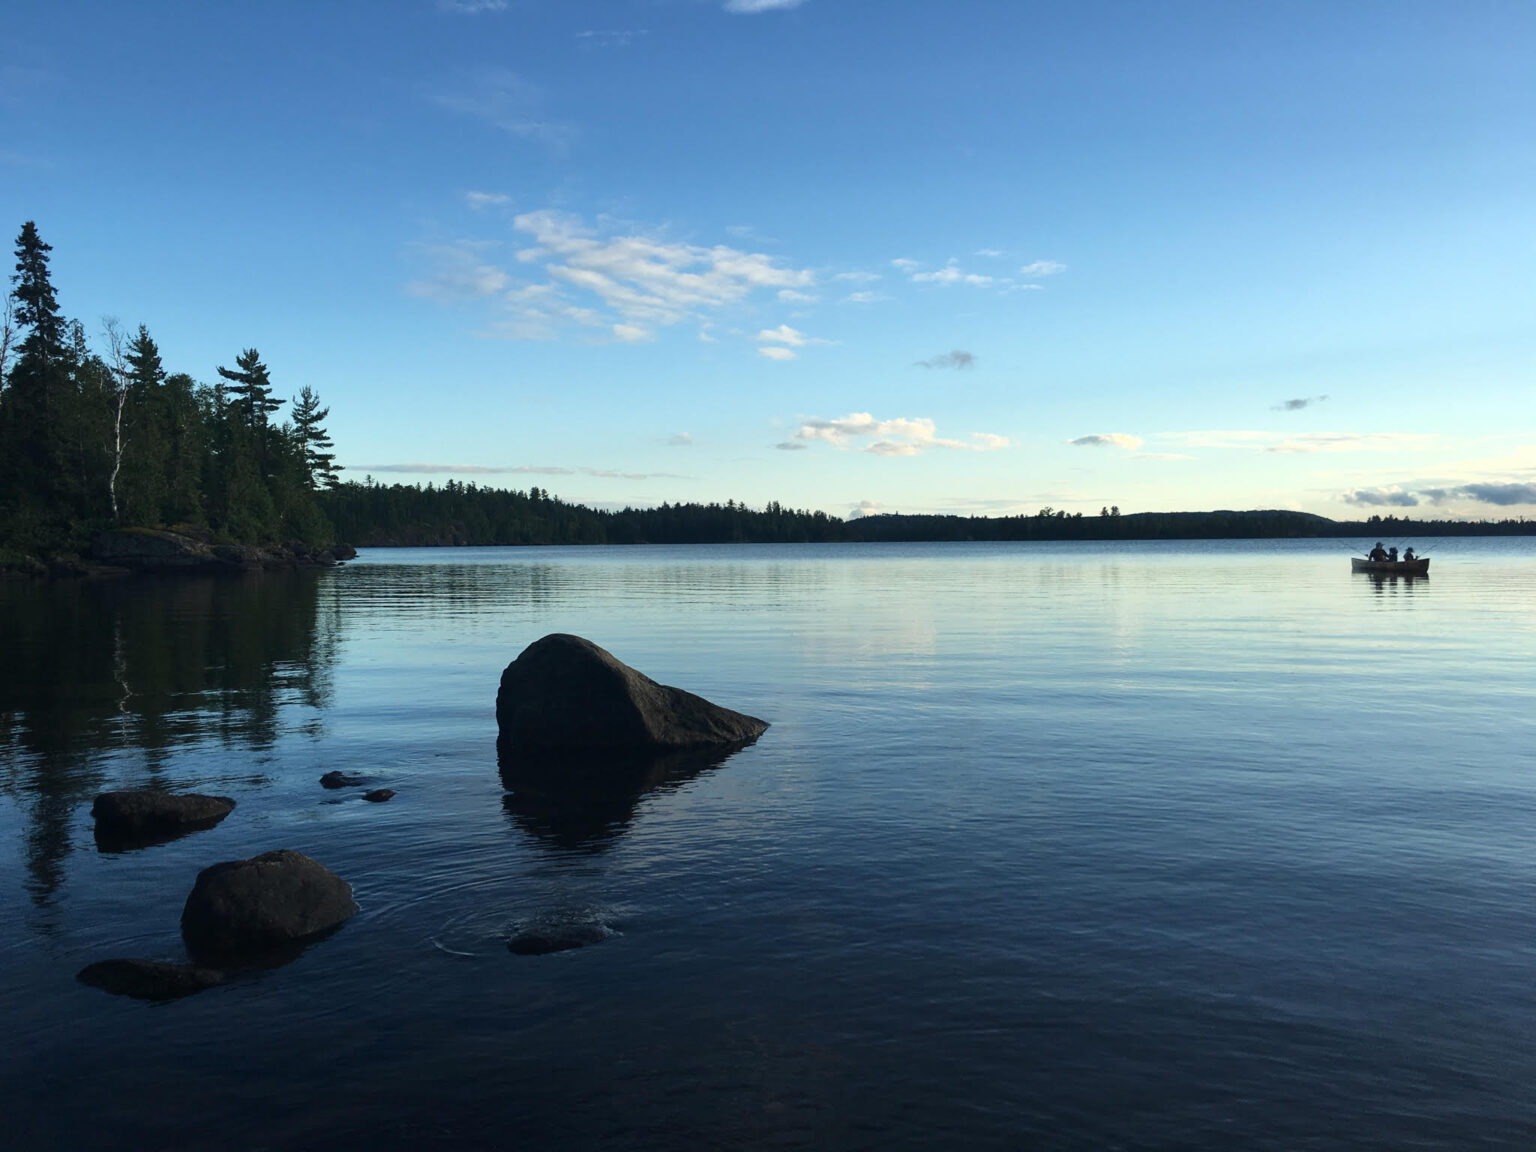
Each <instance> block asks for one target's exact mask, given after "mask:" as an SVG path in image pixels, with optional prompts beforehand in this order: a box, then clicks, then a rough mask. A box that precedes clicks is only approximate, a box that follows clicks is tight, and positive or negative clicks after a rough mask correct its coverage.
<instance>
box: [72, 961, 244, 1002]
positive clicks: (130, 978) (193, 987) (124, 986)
mask: <svg viewBox="0 0 1536 1152" xmlns="http://www.w3.org/2000/svg"><path fill="white" fill-rule="evenodd" d="M75 979H76V980H78V981H80V983H82V984H88V985H90V986H91V987H92V988H100V989H101V990H102V991H103V992H110V993H111V994H112V995H114V996H131V997H133V998H134V999H135V1000H176V999H179V998H180V997H182V996H190V995H192V994H193V993H194V992H201V991H203V990H204V989H206V988H212V987H213V986H214V985H215V984H221V983H223V981H224V973H222V972H220V971H218V970H217V969H216V968H203V967H199V966H198V965H196V964H172V963H170V962H168V961H165V960H136V959H126V958H119V959H114V960H98V961H97V962H96V963H94V964H87V965H86V966H85V967H84V968H82V969H80V971H79V972H78V973H77V974H76V975H75Z"/></svg>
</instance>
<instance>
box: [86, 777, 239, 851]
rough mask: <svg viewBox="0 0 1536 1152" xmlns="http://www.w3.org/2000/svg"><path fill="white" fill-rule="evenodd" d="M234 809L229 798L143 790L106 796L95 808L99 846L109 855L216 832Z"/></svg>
mask: <svg viewBox="0 0 1536 1152" xmlns="http://www.w3.org/2000/svg"><path fill="white" fill-rule="evenodd" d="M234 807H235V802H234V801H233V800H231V799H230V798H229V797H228V796H203V795H199V794H197V793H194V792H187V793H175V792H151V791H147V790H142V789H139V790H130V791H123V792H103V793H102V794H101V795H100V796H97V797H96V801H95V803H93V804H92V805H91V815H92V816H93V817H94V818H95V820H96V843H97V845H98V846H99V847H100V848H102V849H103V850H105V851H121V850H123V849H126V848H134V847H145V846H148V845H150V844H159V843H163V842H164V841H166V840H171V839H174V838H175V837H177V836H181V835H184V834H186V833H188V832H197V831H199V830H201V829H203V828H212V827H213V826H214V825H215V824H217V823H218V822H219V821H220V820H222V819H224V817H226V816H228V815H229V814H230V812H231V811H233V810H234Z"/></svg>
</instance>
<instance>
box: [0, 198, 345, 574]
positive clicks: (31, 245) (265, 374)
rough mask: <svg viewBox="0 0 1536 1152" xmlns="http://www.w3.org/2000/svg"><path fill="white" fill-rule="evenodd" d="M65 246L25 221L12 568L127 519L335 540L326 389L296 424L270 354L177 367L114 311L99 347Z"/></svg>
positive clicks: (19, 264) (10, 454)
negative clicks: (67, 303)
mask: <svg viewBox="0 0 1536 1152" xmlns="http://www.w3.org/2000/svg"><path fill="white" fill-rule="evenodd" d="M51 251H52V248H51V246H50V245H48V244H45V243H44V242H43V240H42V238H41V237H40V236H39V235H38V231H37V227H36V225H35V224H34V223H33V222H31V221H28V222H27V223H25V224H23V225H22V228H21V234H20V235H19V236H18V237H17V240H16V271H15V275H14V276H12V277H11V291H10V293H9V294H8V295H7V297H6V300H5V307H4V309H3V313H0V563H3V562H4V561H5V560H6V559H15V558H16V557H18V556H22V555H32V556H44V557H56V556H59V555H69V554H72V553H79V552H83V551H84V550H85V548H86V547H87V546H88V544H89V541H90V539H91V537H92V536H93V535H94V534H95V533H97V532H99V531H100V530H102V529H105V528H112V527H157V526H173V525H177V526H183V527H189V528H195V529H196V530H197V531H199V532H205V533H207V534H209V535H211V536H212V537H213V538H215V539H220V540H224V541H229V542H232V543H243V544H269V543H270V544H282V543H286V542H299V543H302V544H304V545H306V546H310V547H314V546H320V545H324V544H326V543H329V542H330V540H331V539H332V538H333V537H332V530H331V526H330V524H329V522H328V521H327V520H326V518H325V515H324V514H323V513H322V512H321V510H320V506H319V504H318V502H317V500H316V493H317V491H318V490H319V489H323V488H325V487H327V486H328V485H332V484H334V483H335V481H336V472H337V471H338V469H337V467H336V464H335V456H334V454H333V453H332V452H330V448H331V441H330V438H329V436H328V435H327V434H326V431H325V428H324V424H323V421H324V420H325V418H326V416H327V415H328V411H327V410H326V409H324V408H322V407H321V406H320V400H319V397H318V396H317V395H316V394H315V393H314V392H313V390H311V389H310V388H308V387H305V388H304V389H302V390H301V392H300V393H299V395H298V396H297V397H296V398H295V399H294V401H293V405H292V408H291V410H290V413H289V418H288V419H287V420H281V421H280V412H281V409H282V408H283V405H284V403H285V402H284V401H283V400H281V399H280V398H279V397H278V396H277V395H276V394H275V392H274V386H273V383H272V380H271V375H270V372H269V370H268V368H267V366H266V365H265V364H264V363H262V360H261V356H260V354H259V353H258V352H257V351H256V350H255V349H254V348H252V349H247V350H246V351H244V352H241V353H240V354H239V356H237V357H236V360H235V367H234V368H233V369H230V368H222V367H221V368H219V369H218V373H219V380H218V382H217V383H216V384H213V385H207V384H199V383H197V382H196V381H194V380H193V378H192V377H191V376H189V375H187V374H186V373H184V372H170V371H168V370H167V369H166V367H165V365H164V363H163V362H162V360H161V356H160V349H159V347H158V346H157V345H156V343H155V341H154V339H153V338H152V337H151V336H150V334H149V331H148V329H147V328H145V327H144V326H143V325H140V326H139V327H138V329H137V330H136V331H134V332H132V333H129V332H126V331H124V330H123V329H122V327H121V326H120V325H119V324H118V323H117V321H115V320H111V319H108V320H105V321H103V323H102V330H101V333H100V339H99V341H98V345H97V347H96V348H95V349H93V348H92V347H91V342H90V339H89V337H88V336H87V333H86V329H85V326H84V325H83V324H81V323H80V322H79V321H78V320H68V319H66V318H65V316H64V314H63V312H62V311H61V310H60V307H59V301H58V297H57V294H56V292H55V289H54V286H53V281H52V277H51V274H50V270H49V255H48V254H49V253H50V252H51Z"/></svg>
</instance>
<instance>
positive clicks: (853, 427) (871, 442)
mask: <svg viewBox="0 0 1536 1152" xmlns="http://www.w3.org/2000/svg"><path fill="white" fill-rule="evenodd" d="M794 439H795V440H797V441H800V442H802V443H816V442H820V443H824V444H830V445H832V447H834V448H838V449H843V450H847V449H858V450H860V451H863V452H869V453H872V454H873V455H876V456H916V455H918V454H919V453H921V452H923V451H925V450H926V449H929V448H955V449H962V450H969V451H973V452H990V451H994V450H996V449H998V448H1006V447H1007V446H1008V438H1007V437H1006V436H998V435H996V434H994V433H991V432H973V433H971V438H970V442H969V443H967V442H966V441H964V440H955V439H951V438H946V437H942V436H940V435H939V434H938V428H937V426H936V425H935V424H934V422H933V421H932V420H930V419H929V418H927V417H926V416H919V417H905V416H898V417H897V418H895V419H893V420H876V419H875V418H874V416H872V415H871V414H870V413H868V412H852V413H850V414H849V415H847V416H844V417H842V418H841V419H837V420H822V419H810V420H804V421H802V422H801V424H800V427H799V429H798V430H796V432H795V434H794Z"/></svg>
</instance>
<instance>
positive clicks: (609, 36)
mask: <svg viewBox="0 0 1536 1152" xmlns="http://www.w3.org/2000/svg"><path fill="white" fill-rule="evenodd" d="M649 35H650V30H649V29H647V28H609V29H594V30H591V31H587V32H578V33H576V39H577V40H579V41H581V44H582V46H583V47H585V48H628V47H629V46H630V45H631V44H633V43H634V42H635V41H636V40H638V39H640V37H642V36H649Z"/></svg>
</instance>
